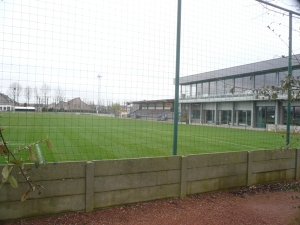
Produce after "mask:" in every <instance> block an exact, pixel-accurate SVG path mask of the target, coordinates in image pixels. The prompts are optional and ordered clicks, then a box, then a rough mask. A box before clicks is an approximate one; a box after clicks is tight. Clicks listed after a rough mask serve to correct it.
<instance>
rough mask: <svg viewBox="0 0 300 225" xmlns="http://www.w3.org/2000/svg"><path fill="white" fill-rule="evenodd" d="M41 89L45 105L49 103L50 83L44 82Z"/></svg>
mask: <svg viewBox="0 0 300 225" xmlns="http://www.w3.org/2000/svg"><path fill="white" fill-rule="evenodd" d="M40 91H41V95H42V97H43V100H44V105H47V102H48V98H49V94H50V92H51V87H50V86H49V85H48V84H46V83H44V84H43V85H42V87H41V89H40Z"/></svg>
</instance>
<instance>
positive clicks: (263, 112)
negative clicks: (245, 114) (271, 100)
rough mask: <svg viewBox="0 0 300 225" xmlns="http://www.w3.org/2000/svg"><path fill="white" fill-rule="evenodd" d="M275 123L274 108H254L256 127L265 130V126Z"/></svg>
mask: <svg viewBox="0 0 300 225" xmlns="http://www.w3.org/2000/svg"><path fill="white" fill-rule="evenodd" d="M274 123H275V107H274V106H265V107H256V127H259V128H265V127H266V124H274Z"/></svg>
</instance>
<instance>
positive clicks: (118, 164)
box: [94, 156, 181, 176]
mask: <svg viewBox="0 0 300 225" xmlns="http://www.w3.org/2000/svg"><path fill="white" fill-rule="evenodd" d="M180 158H181V157H180V156H173V157H157V158H140V159H126V160H124V159H123V160H103V161H94V163H95V176H108V175H118V174H130V173H143V172H152V171H161V170H176V169H178V168H180V160H181V159H180Z"/></svg>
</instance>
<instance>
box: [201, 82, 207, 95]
mask: <svg viewBox="0 0 300 225" xmlns="http://www.w3.org/2000/svg"><path fill="white" fill-rule="evenodd" d="M202 93H203V96H208V95H209V83H203V89H202Z"/></svg>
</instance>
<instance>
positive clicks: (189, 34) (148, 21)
mask: <svg viewBox="0 0 300 225" xmlns="http://www.w3.org/2000/svg"><path fill="white" fill-rule="evenodd" d="M272 2H273V3H276V4H278V3H279V4H282V6H284V7H287V6H288V5H291V4H293V3H294V1H292V0H286V3H284V4H283V3H281V2H280V1H272ZM0 18H1V19H0V21H1V22H0V27H1V28H0V29H1V39H2V40H1V41H0V48H1V49H2V51H1V52H2V53H1V61H0V71H1V72H0V92H2V93H7V89H8V87H9V85H10V84H11V83H13V82H18V83H20V84H21V85H22V86H23V88H25V87H26V86H27V85H28V86H30V87H32V88H34V87H37V88H38V89H39V88H40V87H41V86H42V85H43V83H47V84H48V85H50V86H51V89H52V91H51V95H52V96H53V97H54V93H55V90H56V89H57V88H58V86H59V87H60V89H63V90H64V91H65V93H66V100H70V99H72V98H75V97H81V99H83V100H91V101H94V102H95V103H97V99H98V98H100V99H101V100H102V102H105V104H106V103H107V102H111V101H114V102H117V101H119V102H124V101H135V100H144V99H146V100H153V99H163V98H174V85H173V79H174V77H175V59H176V55H175V53H176V25H177V0H151V1H149V0H91V1H89V0H85V1H81V0H78V1H75V0H39V1H36V0H19V1H18V0H3V1H1V2H0ZM181 25H182V26H181V28H182V30H181V32H182V33H181V64H180V76H187V75H192V74H196V73H201V72H206V71H211V70H217V69H222V68H227V67H231V66H238V65H242V64H246V63H253V62H257V61H261V60H267V59H272V58H274V57H279V56H281V55H287V54H288V48H287V43H288V17H287V16H286V15H282V14H278V13H275V12H273V11H269V10H267V9H266V8H264V7H263V6H262V5H261V4H259V3H257V2H256V1H255V0H243V1H241V0H230V1H229V0H227V1H224V0H216V1H209V2H207V1H199V0H182V24H181ZM293 25H294V29H295V31H294V32H293V52H294V53H295V54H296V53H300V36H299V29H300V28H299V27H300V21H299V19H294V22H293ZM268 26H270V28H271V29H269V28H268ZM272 30H274V31H272ZM279 36H280V37H279ZM98 75H101V82H100V86H99V83H98V79H97V76H98ZM99 87H100V89H99ZM99 90H100V91H99ZM98 91H99V92H98ZM20 101H21V102H22V101H23V102H25V98H24V97H23V98H21V100H20ZM30 101H31V102H34V98H33V97H32V99H31V100H30ZM50 102H51V101H50Z"/></svg>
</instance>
